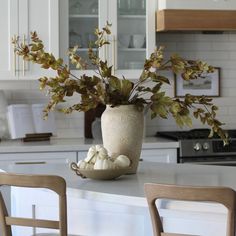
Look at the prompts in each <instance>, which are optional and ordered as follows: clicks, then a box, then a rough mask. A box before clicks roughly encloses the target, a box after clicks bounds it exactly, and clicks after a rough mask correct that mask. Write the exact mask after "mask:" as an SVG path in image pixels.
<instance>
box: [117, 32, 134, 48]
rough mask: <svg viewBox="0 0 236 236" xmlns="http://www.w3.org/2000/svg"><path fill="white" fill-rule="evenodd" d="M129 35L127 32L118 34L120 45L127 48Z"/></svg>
mask: <svg viewBox="0 0 236 236" xmlns="http://www.w3.org/2000/svg"><path fill="white" fill-rule="evenodd" d="M130 39H131V36H130V35H129V34H120V35H118V42H119V44H120V46H121V47H124V48H129V46H130Z"/></svg>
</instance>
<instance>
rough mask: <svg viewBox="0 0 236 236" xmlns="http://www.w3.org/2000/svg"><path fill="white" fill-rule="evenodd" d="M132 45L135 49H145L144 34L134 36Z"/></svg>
mask: <svg viewBox="0 0 236 236" xmlns="http://www.w3.org/2000/svg"><path fill="white" fill-rule="evenodd" d="M132 43H133V47H134V48H143V46H144V43H145V35H144V34H134V35H133V42H132Z"/></svg>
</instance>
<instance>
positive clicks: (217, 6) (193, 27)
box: [156, 0, 236, 32]
mask: <svg viewBox="0 0 236 236" xmlns="http://www.w3.org/2000/svg"><path fill="white" fill-rule="evenodd" d="M195 3H196V1H191V0H189V1H186V0H182V1H181V0H166V1H159V3H158V10H157V13H156V31H157V32H166V31H234V30H236V6H235V7H234V5H236V4H235V3H233V2H232V1H231V0H224V1H220V0H219V1H213V0H211V1H210V0H206V1H201V0H200V1H198V4H197V5H196V4H195ZM232 4H234V5H233V6H232Z"/></svg>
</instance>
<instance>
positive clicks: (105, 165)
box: [94, 159, 115, 170]
mask: <svg viewBox="0 0 236 236" xmlns="http://www.w3.org/2000/svg"><path fill="white" fill-rule="evenodd" d="M114 168H115V165H114V163H113V162H112V161H111V160H109V159H97V160H96V162H95V164H94V170H107V169H114Z"/></svg>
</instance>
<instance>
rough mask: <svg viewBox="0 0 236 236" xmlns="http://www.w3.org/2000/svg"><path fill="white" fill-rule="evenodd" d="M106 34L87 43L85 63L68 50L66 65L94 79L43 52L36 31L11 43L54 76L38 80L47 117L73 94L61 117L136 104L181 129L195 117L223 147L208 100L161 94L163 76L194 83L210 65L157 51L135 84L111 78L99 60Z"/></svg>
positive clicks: (218, 124)
mask: <svg viewBox="0 0 236 236" xmlns="http://www.w3.org/2000/svg"><path fill="white" fill-rule="evenodd" d="M110 34H111V32H110V25H109V24H108V23H107V25H106V26H105V27H104V28H103V29H102V30H99V29H96V30H95V35H96V37H97V40H96V41H95V42H94V43H93V44H90V47H89V49H88V61H85V60H83V59H82V58H81V57H80V56H79V55H78V54H77V51H78V47H79V45H77V46H75V47H74V48H71V49H69V58H70V62H71V63H72V64H73V65H75V67H76V68H78V69H85V68H86V67H87V66H88V65H92V66H94V67H95V73H94V75H93V76H88V75H86V74H83V75H82V76H80V77H77V76H75V75H74V74H73V72H72V71H71V70H70V69H69V66H68V65H66V64H65V63H64V62H63V60H62V59H61V58H55V57H54V55H53V54H50V53H48V52H46V51H45V48H44V44H43V42H42V40H40V38H39V37H38V35H37V33H36V32H32V33H31V42H30V44H28V45H25V44H21V43H20V42H19V39H16V40H14V41H13V43H14V44H15V50H16V52H17V53H18V55H20V56H22V57H23V59H24V60H26V61H30V62H33V63H37V64H40V65H41V67H42V68H45V69H52V70H54V71H56V76H55V77H42V78H39V81H40V89H41V90H45V89H46V90H47V91H48V94H49V96H50V101H49V103H48V105H47V107H46V108H45V116H47V114H48V112H49V111H50V110H52V109H54V108H55V106H56V105H57V104H58V103H62V102H65V101H66V97H71V96H73V95H74V94H75V93H77V94H80V95H81V100H80V101H79V102H78V103H76V104H74V105H72V106H70V107H67V108H65V109H62V111H63V112H64V113H71V112H72V111H88V110H90V109H93V108H95V107H97V106H98V104H106V105H107V104H109V105H110V106H119V105H127V104H135V105H136V106H137V107H139V108H140V109H142V108H144V107H148V108H149V109H150V110H151V116H152V118H155V117H157V116H159V117H161V118H164V119H167V118H168V114H170V115H172V116H173V118H174V119H175V121H176V123H177V124H178V125H179V126H181V127H182V126H184V125H187V126H190V127H191V125H192V119H191V116H192V115H193V116H194V117H195V118H196V119H199V120H200V121H201V122H202V123H203V124H208V125H209V126H210V127H211V132H210V134H209V136H210V137H211V136H213V134H214V133H217V134H218V136H219V137H221V139H222V140H223V141H224V143H225V144H226V143H227V142H228V137H227V133H226V132H225V131H224V130H223V129H222V125H223V123H222V122H220V121H219V120H218V119H217V118H216V111H217V110H218V107H217V106H215V105H214V104H213V102H212V99H211V98H208V97H205V96H192V95H191V94H186V95H185V97H184V98H183V99H179V98H174V97H169V96H166V94H165V91H162V86H163V84H170V82H169V79H168V78H167V77H165V76H163V75H162V74H163V71H172V72H173V73H175V74H181V75H182V78H183V79H184V80H194V79H197V78H199V77H201V76H202V75H203V74H204V73H206V72H207V73H211V72H213V71H214V68H213V67H212V66H209V65H208V64H207V63H205V62H202V61H193V60H185V59H184V58H182V57H180V56H178V55H177V54H175V55H172V56H171V57H170V58H169V59H168V60H165V59H164V48H163V47H159V48H157V49H156V50H155V51H154V52H153V53H152V54H151V55H150V57H149V58H148V59H146V60H145V62H144V66H143V70H142V73H141V75H140V77H139V79H138V81H137V82H134V81H132V80H129V79H126V78H124V77H123V78H118V77H116V76H115V75H114V74H113V73H112V66H109V64H108V62H107V61H104V60H102V59H100V57H99V54H98V51H99V49H100V48H102V47H103V46H104V45H106V44H109V42H108V41H107V40H106V38H107V35H110ZM149 81H151V82H152V83H151V84H152V86H150V83H147V82H149ZM144 95H145V97H144Z"/></svg>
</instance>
